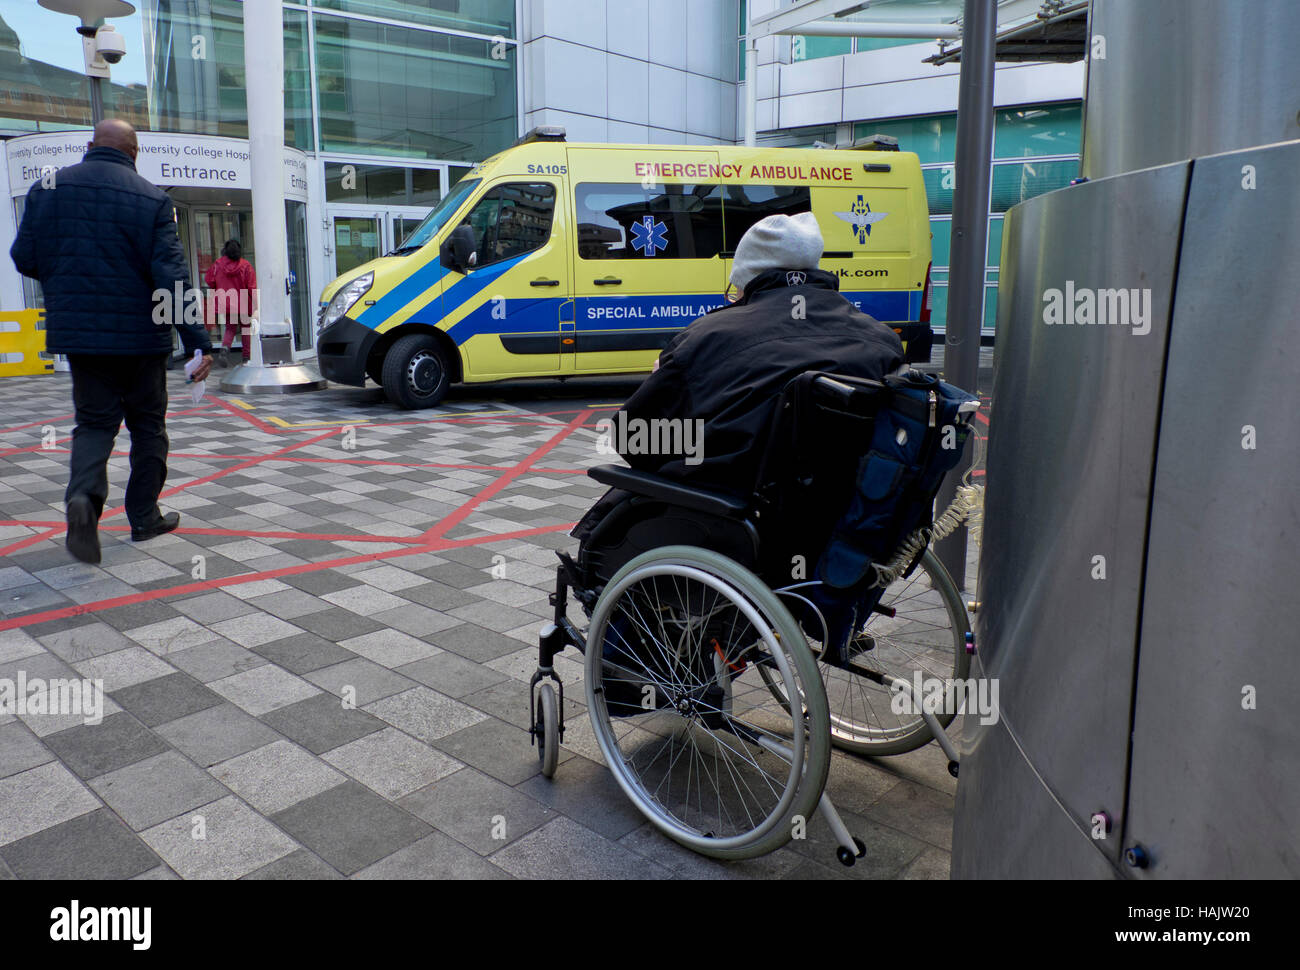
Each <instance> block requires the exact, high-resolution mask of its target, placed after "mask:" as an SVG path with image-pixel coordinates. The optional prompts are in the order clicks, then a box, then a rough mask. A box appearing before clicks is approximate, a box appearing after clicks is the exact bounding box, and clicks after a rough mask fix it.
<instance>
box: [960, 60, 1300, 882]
mask: <svg viewBox="0 0 1300 970" xmlns="http://www.w3.org/2000/svg"><path fill="white" fill-rule="evenodd" d="M1292 39H1294V35H1293V37H1292ZM1247 165H1250V166H1253V167H1254V174H1255V184H1256V188H1255V189H1253V190H1252V189H1243V187H1242V179H1243V172H1242V169H1243V166H1247ZM1298 172H1300V143H1293V144H1289V145H1283V146H1275V147H1271V148H1259V149H1253V150H1249V151H1242V152H1236V153H1233V154H1230V155H1220V156H1217V157H1214V158H1203V159H1198V160H1197V161H1196V163H1195V165H1194V167H1193V171H1192V183H1191V191H1190V193H1189V196H1188V201H1187V222H1186V229H1185V233H1184V242H1183V252H1182V261H1181V265H1180V268H1179V274H1178V296H1177V301H1176V308H1175V312H1174V320H1173V327H1172V336H1171V340H1170V346H1169V363H1168V368H1167V371H1166V381H1165V395H1164V405H1163V410H1162V418H1161V425H1160V443H1159V450H1158V452H1157V469H1156V481H1155V492H1154V495H1153V509H1152V518H1151V534H1150V543H1149V557H1148V565H1147V578H1146V591H1145V597H1144V607H1143V616H1142V639H1141V647H1140V655H1139V666H1138V679H1137V695H1136V719H1135V722H1134V735H1133V767H1132V775H1131V781H1130V785H1131V788H1130V794H1129V818H1128V832H1127V836H1128V840H1130V841H1132V840H1135V841H1138V842H1140V843H1142V844H1143V845H1144V846H1145V847H1146V848H1147V849H1148V850H1149V852H1150V854H1151V856H1152V858H1153V864H1152V866H1151V868H1149V869H1147V870H1146V871H1145V874H1144V875H1145V877H1146V878H1184V877H1215V878H1246V877H1249V878H1282V877H1290V878H1293V879H1294V878H1296V877H1297V876H1300V745H1298V744H1297V740H1298V738H1297V735H1298V734H1300V728H1298V727H1297V725H1298V724H1300V715H1298V714H1297V707H1296V701H1297V698H1300V650H1297V644H1296V638H1297V631H1300V598H1298V597H1297V593H1296V587H1297V583H1300V435H1297V433H1296V419H1297V416H1298V415H1300V351H1298V350H1297V339H1298V337H1300V334H1298V333H1297V330H1296V308H1297V307H1300V273H1297V272H1296V271H1295V268H1296V267H1297V266H1298V265H1300V188H1298V187H1297V173H1298ZM1246 425H1250V426H1252V427H1253V428H1254V429H1255V436H1256V442H1255V443H1256V447H1255V448H1254V449H1253V450H1250V449H1246V448H1243V447H1242V444H1243V440H1244V436H1243V427H1244V426H1246ZM990 474H992V473H991V472H990ZM1248 685H1249V686H1252V687H1254V688H1255V690H1256V691H1257V698H1256V707H1255V709H1254V710H1243V704H1242V701H1243V689H1244V688H1245V687H1247V686H1248ZM963 768H964V766H963Z"/></svg>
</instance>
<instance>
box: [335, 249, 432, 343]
mask: <svg viewBox="0 0 1300 970" xmlns="http://www.w3.org/2000/svg"><path fill="white" fill-rule="evenodd" d="M446 275H447V271H446V270H445V269H444V268H443V266H442V264H441V263H439V262H438V260H436V259H433V260H430V261H429V262H427V263H425V264H424V265H423V266H421V267H420V268H419V269H417V270H416V271H415V272H414V273H412V274H411V275H410V276H408V277H407V278H406V279H404V280H402V282H400V283H398V284H397V285H396V286H394V287H393V288H392V289H391V290H389V291H388V292H387V293H385V294H384V295H383V296H381V297H380V298H379V299H378V300H376V301H375V305H374V306H369V307H366V308H365V309H364V310H362V311H361V313H359V314H358V315H357V317H356V321H357V322H358V323H360V324H362V325H364V326H367V327H369V328H370V329H371V330H373V329H374V328H375V327H377V326H379V325H380V324H381V323H383V322H384V321H385V320H387V319H388V318H389V317H391V316H393V315H394V314H395V313H397V312H398V311H399V310H401V309H402V307H404V306H406V304H408V303H410V302H411V301H412V300H414V299H415V298H416V297H418V296H419V295H420V294H421V293H423V292H424V291H425V290H427V289H429V288H430V287H431V286H436V285H437V284H438V281H439V280H441V279H442V278H443V277H444V276H446ZM437 300H438V298H437V297H436V296H435V297H434V298H433V302H434V303H436V302H437ZM427 305H428V304H426V306H427Z"/></svg>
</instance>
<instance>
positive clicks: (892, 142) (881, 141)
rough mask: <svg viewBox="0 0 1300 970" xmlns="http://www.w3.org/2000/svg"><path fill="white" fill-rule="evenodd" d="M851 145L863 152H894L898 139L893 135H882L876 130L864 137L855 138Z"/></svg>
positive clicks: (896, 148) (896, 149)
mask: <svg viewBox="0 0 1300 970" xmlns="http://www.w3.org/2000/svg"><path fill="white" fill-rule="evenodd" d="M851 147H852V148H854V149H856V150H857V151H863V152H896V151H898V139H897V138H895V137H894V136H893V135H882V134H880V133H879V132H877V133H876V134H874V135H867V136H866V137H864V138H855V139H854V141H853V145H852V146H851Z"/></svg>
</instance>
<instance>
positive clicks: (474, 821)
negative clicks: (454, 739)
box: [398, 768, 556, 855]
mask: <svg viewBox="0 0 1300 970" xmlns="http://www.w3.org/2000/svg"><path fill="white" fill-rule="evenodd" d="M398 804H400V805H401V806H402V807H403V808H405V809H406V810H407V811H409V812H412V813H414V814H415V815H418V816H420V818H422V819H424V820H425V821H426V822H428V823H429V824H430V825H432V826H434V827H435V828H437V829H438V830H439V831H442V832H446V833H447V834H448V835H450V836H451V837H452V838H454V839H456V840H457V841H458V842H460V843H462V844H464V845H467V846H469V847H470V848H471V849H473V850H474V851H475V852H477V853H479V854H480V855H489V854H490V853H492V852H495V851H497V850H498V849H500V848H502V847H503V846H506V845H509V844H510V843H511V842H513V841H514V840H515V839H517V838H519V837H520V836H522V835H525V834H527V833H528V832H531V831H532V830H533V829H535V828H537V827H538V826H539V825H543V824H545V823H546V822H548V821H550V820H551V819H553V818H555V817H556V813H555V812H554V811H552V810H551V809H549V808H547V807H546V806H545V805H543V804H542V803H541V802H538V801H536V800H535V799H532V798H529V797H528V796H527V795H525V794H524V793H523V792H520V791H517V790H516V789H514V788H511V787H510V786H509V785H505V784H502V783H501V782H499V781H497V780H496V779H495V778H490V777H488V776H487V775H485V774H483V773H482V772H480V771H477V770H475V769H473V768H462V769H460V770H459V771H457V772H455V773H454V774H451V775H448V776H447V777H446V778H442V779H440V780H439V781H437V782H434V783H433V784H431V785H427V786H426V787H424V788H421V789H420V790H419V791H414V792H412V793H411V794H409V795H407V796H406V797H405V798H403V799H401V800H400V801H399V802H398Z"/></svg>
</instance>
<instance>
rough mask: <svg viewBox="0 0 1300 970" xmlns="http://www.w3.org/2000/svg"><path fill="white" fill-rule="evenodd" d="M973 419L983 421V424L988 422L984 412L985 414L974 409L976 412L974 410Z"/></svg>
mask: <svg viewBox="0 0 1300 970" xmlns="http://www.w3.org/2000/svg"><path fill="white" fill-rule="evenodd" d="M975 419H976V420H977V421H983V422H984V423H985V424H988V423H989V419H988V415H986V414H985V413H984V412H982V411H976V412H975Z"/></svg>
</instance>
